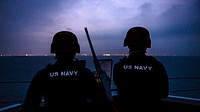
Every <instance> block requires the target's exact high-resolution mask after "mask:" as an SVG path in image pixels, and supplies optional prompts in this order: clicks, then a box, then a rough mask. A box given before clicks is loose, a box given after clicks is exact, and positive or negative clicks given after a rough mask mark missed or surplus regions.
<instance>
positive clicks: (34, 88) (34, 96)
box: [22, 72, 42, 112]
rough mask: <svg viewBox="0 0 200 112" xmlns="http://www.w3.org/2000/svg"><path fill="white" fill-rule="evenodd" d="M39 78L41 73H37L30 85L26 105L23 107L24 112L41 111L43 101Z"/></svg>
mask: <svg viewBox="0 0 200 112" xmlns="http://www.w3.org/2000/svg"><path fill="white" fill-rule="evenodd" d="M39 76H40V72H37V74H36V75H35V76H34V77H33V79H32V81H31V83H30V85H29V88H28V91H27V94H26V97H25V100H24V103H23V105H22V112H36V111H38V109H39V106H40V103H41V99H42V94H41V90H42V89H41V79H40V77H39Z"/></svg>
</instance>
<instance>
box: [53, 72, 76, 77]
mask: <svg viewBox="0 0 200 112" xmlns="http://www.w3.org/2000/svg"><path fill="white" fill-rule="evenodd" d="M72 75H74V76H77V75H78V71H60V72H50V73H49V76H50V77H58V76H61V77H63V76H72Z"/></svg>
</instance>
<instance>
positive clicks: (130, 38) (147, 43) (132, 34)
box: [123, 27, 151, 48]
mask: <svg viewBox="0 0 200 112" xmlns="http://www.w3.org/2000/svg"><path fill="white" fill-rule="evenodd" d="M123 46H124V47H126V46H141V47H145V48H151V38H150V33H149V31H148V30H147V29H146V28H144V27H132V28H130V29H129V30H128V32H127V33H126V37H125V39H124V45H123Z"/></svg>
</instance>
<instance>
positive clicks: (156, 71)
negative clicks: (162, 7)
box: [113, 27, 169, 112]
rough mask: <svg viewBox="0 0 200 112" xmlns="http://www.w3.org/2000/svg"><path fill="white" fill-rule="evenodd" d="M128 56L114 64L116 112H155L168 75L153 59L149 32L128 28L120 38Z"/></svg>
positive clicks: (160, 64)
mask: <svg viewBox="0 0 200 112" xmlns="http://www.w3.org/2000/svg"><path fill="white" fill-rule="evenodd" d="M126 46H127V47H128V48H129V56H128V57H124V58H123V59H120V61H119V62H117V63H116V64H115V65H114V70H113V79H114V83H115V85H116V86H117V92H118V99H119V107H120V108H119V109H120V112H136V111H137V112H143V111H146V110H148V111H149V112H157V111H159V107H160V101H161V99H163V98H166V97H167V96H168V93H169V86H168V75H167V72H166V70H165V67H164V65H163V64H162V63H161V62H160V61H158V60H157V59H156V58H155V57H153V56H147V55H146V50H147V48H151V39H150V33H149V31H148V30H147V29H146V28H144V27H133V28H130V29H129V30H128V32H127V34H126V37H125V39H124V47H126Z"/></svg>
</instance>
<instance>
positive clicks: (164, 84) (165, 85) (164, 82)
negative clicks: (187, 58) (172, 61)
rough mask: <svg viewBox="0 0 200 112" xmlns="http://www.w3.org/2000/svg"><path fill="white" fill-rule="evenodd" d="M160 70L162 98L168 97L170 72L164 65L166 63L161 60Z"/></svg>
mask: <svg viewBox="0 0 200 112" xmlns="http://www.w3.org/2000/svg"><path fill="white" fill-rule="evenodd" d="M158 64H159V65H158V68H159V69H158V72H159V74H160V85H161V88H160V89H161V98H167V97H168V94H169V80H168V74H167V71H166V69H165V67H164V65H163V64H162V63H161V62H159V63H158Z"/></svg>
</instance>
